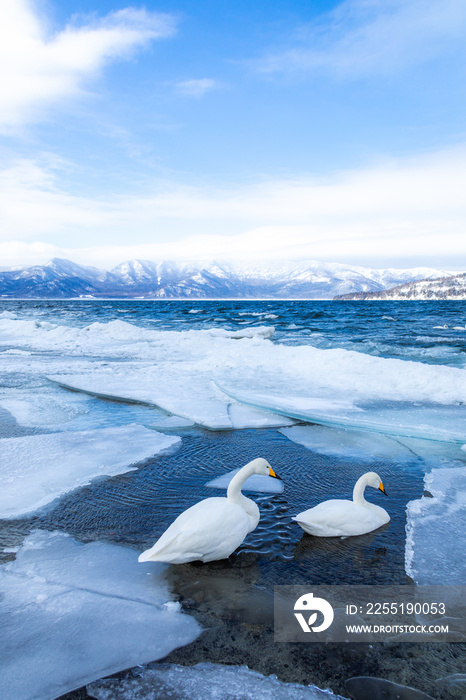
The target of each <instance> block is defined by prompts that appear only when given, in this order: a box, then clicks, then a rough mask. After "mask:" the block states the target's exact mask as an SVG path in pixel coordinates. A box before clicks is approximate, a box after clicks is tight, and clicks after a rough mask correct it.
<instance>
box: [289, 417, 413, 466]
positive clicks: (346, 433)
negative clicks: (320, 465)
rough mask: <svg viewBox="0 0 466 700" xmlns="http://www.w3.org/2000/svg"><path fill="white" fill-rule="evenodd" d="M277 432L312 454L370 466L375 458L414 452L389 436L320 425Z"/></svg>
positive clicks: (406, 456) (400, 457)
mask: <svg viewBox="0 0 466 700" xmlns="http://www.w3.org/2000/svg"><path fill="white" fill-rule="evenodd" d="M279 432H280V433H283V435H285V437H287V438H288V439H289V440H292V441H293V442H297V443H298V444H299V445H303V446H304V447H307V448H308V449H310V450H312V451H313V452H317V453H319V454H322V455H328V456H330V457H342V458H354V459H358V460H360V461H361V460H362V461H365V462H373V461H374V459H377V458H382V459H396V460H406V459H412V458H413V450H412V449H411V448H410V447H407V446H406V445H403V444H402V443H400V442H399V441H398V440H396V439H394V438H391V437H389V436H388V435H380V434H377V433H364V432H358V431H357V430H336V429H335V428H327V427H325V426H323V425H297V426H294V427H292V428H281V429H280V430H279Z"/></svg>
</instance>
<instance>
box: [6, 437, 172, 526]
mask: <svg viewBox="0 0 466 700" xmlns="http://www.w3.org/2000/svg"><path fill="white" fill-rule="evenodd" d="M180 443H181V438H179V437H177V436H174V435H163V434H161V433H157V432H156V431H154V430H149V429H148V428H144V427H142V426H139V425H127V426H122V427H118V428H104V429H101V430H87V431H76V432H69V433H53V434H50V435H31V436H27V437H17V438H4V439H2V440H0V475H1V479H2V489H1V490H0V517H1V518H19V517H21V516H24V515H26V514H29V513H32V512H34V511H36V510H37V509H39V508H41V507H43V506H45V505H46V504H48V503H51V502H52V501H53V500H54V499H55V498H57V497H58V496H61V495H63V494H64V493H67V492H68V491H72V490H73V489H75V488H78V487H80V486H84V485H85V484H88V483H90V481H91V480H92V479H94V478H96V477H101V476H114V475H116V474H122V473H124V472H126V471H129V470H131V469H133V468H134V466H133V465H135V464H137V463H138V462H141V461H143V460H145V459H148V458H149V457H151V456H153V455H155V454H160V453H162V452H167V451H169V450H172V449H174V448H176V446H177V445H179V444H180Z"/></svg>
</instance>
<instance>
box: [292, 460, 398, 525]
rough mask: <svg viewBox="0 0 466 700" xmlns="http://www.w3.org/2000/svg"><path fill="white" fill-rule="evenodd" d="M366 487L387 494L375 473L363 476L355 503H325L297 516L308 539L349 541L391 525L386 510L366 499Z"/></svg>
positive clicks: (335, 500)
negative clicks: (332, 538)
mask: <svg viewBox="0 0 466 700" xmlns="http://www.w3.org/2000/svg"><path fill="white" fill-rule="evenodd" d="M366 486H372V487H373V488H376V489H380V490H381V491H383V492H384V493H385V491H384V488H383V485H382V481H381V479H380V477H379V475H378V474H376V473H375V472H367V474H363V476H361V477H360V478H359V479H358V481H357V482H356V485H355V487H354V491H353V500H352V501H345V500H343V499H332V500H330V501H324V502H323V503H319V505H317V506H315V507H314V508H309V510H305V511H303V512H302V513H299V514H298V515H296V516H295V517H294V518H293V520H295V521H296V522H297V523H298V525H300V526H301V527H302V529H303V530H304V531H305V532H307V533H308V534H309V535H315V536H316V537H349V536H353V535H364V534H365V533H366V532H372V530H376V529H377V528H379V527H381V526H382V525H385V523H388V522H389V521H390V516H389V514H388V513H387V511H386V510H384V509H383V508H381V507H380V506H376V505H375V504H374V503H369V502H368V501H366V500H365V498H364V489H365V487H366Z"/></svg>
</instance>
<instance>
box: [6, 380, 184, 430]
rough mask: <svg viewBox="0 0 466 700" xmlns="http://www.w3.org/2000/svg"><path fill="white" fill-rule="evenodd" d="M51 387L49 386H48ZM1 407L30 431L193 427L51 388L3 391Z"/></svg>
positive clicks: (156, 413)
mask: <svg viewBox="0 0 466 700" xmlns="http://www.w3.org/2000/svg"><path fill="white" fill-rule="evenodd" d="M48 384H49V383H48ZM3 393H4V395H5V398H0V407H1V408H4V409H5V410H7V411H8V412H9V413H10V414H11V415H12V416H13V417H14V419H15V420H16V422H17V423H18V424H19V425H21V426H25V427H29V428H53V429H54V430H89V429H92V428H105V427H107V426H117V425H125V424H128V423H139V424H141V425H144V426H146V427H149V428H157V429H160V430H177V429H181V428H187V427H191V426H193V425H194V423H193V422H192V421H189V420H186V419H185V418H180V417H179V416H168V415H167V414H166V413H164V412H161V411H157V410H156V409H155V407H153V406H150V407H148V406H142V405H138V404H131V403H130V404H128V403H122V402H111V403H110V402H108V401H96V400H95V399H94V398H92V397H91V396H89V395H88V394H85V393H81V392H69V391H62V390H61V389H59V388H57V387H55V386H52V385H49V386H47V387H45V386H44V387H43V389H42V390H36V391H35V392H30V391H27V390H18V389H16V390H15V391H14V396H13V392H12V391H7V390H3Z"/></svg>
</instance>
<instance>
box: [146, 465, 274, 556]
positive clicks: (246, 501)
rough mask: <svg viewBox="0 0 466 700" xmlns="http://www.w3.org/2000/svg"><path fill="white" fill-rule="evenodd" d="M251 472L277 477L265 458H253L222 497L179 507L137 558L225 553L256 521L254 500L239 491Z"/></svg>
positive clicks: (240, 540)
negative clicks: (173, 519)
mask: <svg viewBox="0 0 466 700" xmlns="http://www.w3.org/2000/svg"><path fill="white" fill-rule="evenodd" d="M253 474H262V475H263V476H273V477H275V478H276V479H278V478H279V477H278V476H277V475H276V474H275V472H274V470H273V469H272V467H271V466H270V464H269V463H268V462H267V461H266V460H265V459H262V458H261V457H260V458H258V459H254V460H253V461H252V462H249V464H246V465H245V466H244V467H243V468H242V469H240V470H239V472H238V473H237V474H235V476H234V477H233V479H232V480H231V481H230V484H229V486H228V490H227V495H226V498H224V497H214V498H206V499H204V500H203V501H199V503H196V504H195V505H194V506H191V508H188V509H187V510H185V511H183V513H181V514H180V515H179V516H178V517H177V518H176V520H175V521H174V522H173V523H172V524H171V525H170V527H169V528H168V529H167V530H165V532H164V533H163V535H161V537H159V539H158V540H157V542H156V543H155V544H154V546H153V547H151V548H150V549H147V550H146V551H145V552H143V553H142V554H140V555H139V559H138V561H140V562H143V561H163V562H167V563H169V564H185V563H187V562H190V561H198V560H201V561H203V562H207V561H214V560H216V559H226V558H227V557H229V556H230V554H232V553H233V552H234V551H235V549H236V548H237V547H239V545H240V544H241V543H242V541H243V540H244V538H245V537H246V535H247V534H248V533H249V532H252V531H253V530H255V528H256V527H257V525H258V523H259V519H260V512H259V508H258V506H257V504H256V503H254V501H252V500H251V499H250V498H246V496H243V494H242V493H241V487H242V486H243V484H244V482H245V481H246V479H248V478H249V477H250V476H252V475H253Z"/></svg>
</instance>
